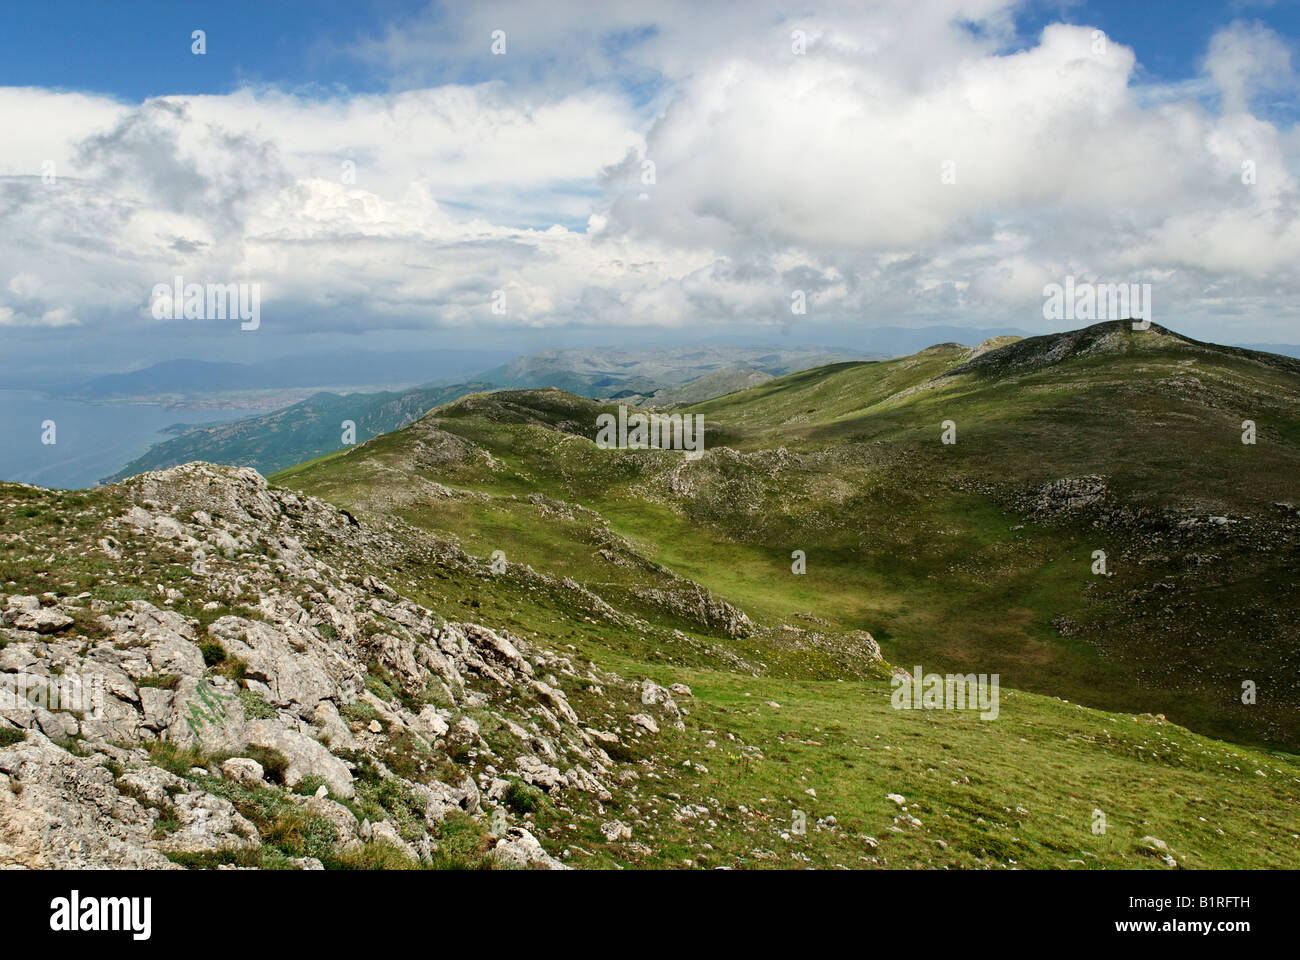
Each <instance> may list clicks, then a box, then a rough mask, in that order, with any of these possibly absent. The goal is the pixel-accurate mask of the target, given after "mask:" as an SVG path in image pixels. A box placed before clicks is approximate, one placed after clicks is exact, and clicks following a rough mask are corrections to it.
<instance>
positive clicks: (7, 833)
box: [0, 732, 172, 870]
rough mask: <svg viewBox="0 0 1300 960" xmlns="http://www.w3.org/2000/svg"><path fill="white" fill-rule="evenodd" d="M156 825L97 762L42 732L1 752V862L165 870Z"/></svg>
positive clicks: (34, 866)
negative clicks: (58, 743)
mask: <svg viewBox="0 0 1300 960" xmlns="http://www.w3.org/2000/svg"><path fill="white" fill-rule="evenodd" d="M153 826H154V820H153V817H152V816H151V814H150V813H149V811H148V810H147V809H146V808H145V807H143V806H142V805H141V804H140V803H139V802H138V801H137V800H135V799H133V798H131V797H129V796H126V795H124V794H122V793H120V792H119V791H118V789H117V787H116V786H115V785H114V783H113V775H112V773H111V772H110V771H109V770H108V769H107V768H105V766H104V765H103V763H102V761H100V760H97V759H89V758H84V757H76V756H73V755H72V754H71V753H68V752H67V751H66V750H64V749H63V748H61V747H58V746H56V745H55V744H53V743H52V742H50V741H49V740H48V739H47V738H46V737H45V736H44V735H42V734H40V733H39V732H32V733H29V734H28V735H27V740H26V741H25V742H23V743H18V744H14V745H13V746H10V747H8V748H6V749H3V750H0V865H2V866H5V867H26V868H29V869H44V870H60V869H167V868H169V867H171V866H172V863H171V861H169V860H168V859H167V858H166V857H165V856H163V854H162V853H161V852H160V851H159V850H158V848H157V846H156V844H155V843H154V841H153V840H152V833H153Z"/></svg>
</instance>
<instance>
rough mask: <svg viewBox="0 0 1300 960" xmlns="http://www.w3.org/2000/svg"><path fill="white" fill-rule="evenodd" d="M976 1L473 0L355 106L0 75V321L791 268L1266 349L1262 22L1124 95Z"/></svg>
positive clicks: (1288, 191) (1286, 237) (1282, 252)
mask: <svg viewBox="0 0 1300 960" xmlns="http://www.w3.org/2000/svg"><path fill="white" fill-rule="evenodd" d="M782 6H784V5H782ZM1012 10H1013V5H1012V4H1010V3H1007V2H1003V0H941V2H935V3H927V4H915V3H908V2H902V0H899V2H889V3H882V4H874V5H870V6H865V5H860V4H842V5H841V4H834V3H828V4H819V5H817V6H816V7H815V8H809V9H808V10H807V11H805V12H803V13H798V14H795V15H792V14H790V13H788V12H784V11H782V10H781V9H780V7H779V6H778V5H777V4H775V3H772V4H768V3H766V0H764V2H763V3H752V4H744V5H728V4H716V5H714V4H710V5H705V6H704V7H702V8H697V5H694V4H680V5H674V4H673V3H669V4H668V5H667V6H666V7H658V6H657V7H656V8H655V9H654V10H651V9H648V8H646V7H645V5H643V4H639V3H637V4H633V3H614V4H610V5H608V7H602V8H601V9H600V10H599V11H593V9H592V8H591V7H590V6H589V5H581V6H569V5H565V4H559V5H547V6H546V7H544V8H543V7H540V6H538V5H536V4H531V3H528V4H525V3H507V4H474V5H464V6H457V7H454V8H451V9H440V11H439V13H438V15H437V17H428V18H423V19H417V20H415V21H412V22H409V23H403V24H400V25H398V26H395V28H394V30H393V31H392V32H390V33H387V34H384V35H381V36H377V37H373V38H369V39H366V40H363V41H362V42H361V44H360V46H359V48H358V49H356V50H354V51H352V53H353V55H356V56H360V57H362V58H364V59H367V60H369V61H371V62H374V63H383V64H385V65H386V66H387V68H388V69H389V70H391V72H392V75H393V76H394V78H395V80H396V87H395V89H394V91H393V92H391V93H389V94H384V95H378V94H364V95H351V96H348V95H342V94H338V95H333V96H330V97H326V98H319V97H307V96H302V95H297V94H294V93H289V92H284V91H278V90H274V89H241V90H237V91H235V92H233V93H231V94H228V95H224V96H190V97H165V98H159V99H155V100H150V101H147V102H145V103H143V104H135V105H131V104H120V103H116V102H114V101H112V100H110V99H108V98H96V97H89V96H84V95H80V94H73V93H52V92H49V91H44V90H34V89H6V90H0V110H3V111H5V112H6V115H8V116H14V117H20V118H23V117H25V118H30V119H31V121H32V122H30V123H26V124H24V123H18V124H14V125H13V130H12V134H13V143H12V145H11V149H10V150H9V151H8V154H7V159H6V160H5V161H4V162H5V163H6V164H7V165H6V166H5V167H2V168H0V263H3V264H5V267H4V270H3V271H0V310H3V311H6V312H3V313H0V324H3V325H8V326H15V325H18V324H22V325H26V326H30V327H36V326H39V325H44V326H46V327H48V326H53V325H56V324H59V323H69V322H79V323H81V324H82V325H83V326H91V325H95V326H98V327H100V328H102V327H104V326H105V325H108V324H115V325H135V326H138V327H141V328H151V327H157V326H158V324H159V321H154V320H153V319H152V317H151V316H150V315H149V313H148V310H147V298H148V293H149V291H150V290H151V289H152V287H153V285H154V284H156V283H159V282H170V280H171V278H172V277H173V276H174V275H184V276H185V277H186V279H187V280H193V281H196V282H234V281H250V282H258V283H260V284H262V288H263V289H262V303H263V307H262V315H263V318H264V328H270V329H274V328H275V325H276V323H277V322H281V323H283V324H285V325H286V326H293V327H295V328H297V329H303V330H349V329H357V328H370V329H383V328H385V327H391V328H410V329H419V328H424V327H430V326H438V325H442V326H450V327H460V328H472V329H484V330H493V329H499V328H509V327H511V326H541V327H546V326H560V325H571V324H578V325H592V326H602V327H611V326H619V325H653V326H666V327H699V326H702V325H704V324H708V323H727V322H739V321H746V322H750V323H753V322H770V323H772V324H773V325H774V326H783V327H785V326H788V325H789V324H790V321H791V313H790V309H789V308H790V303H791V295H792V292H793V291H795V290H800V291H803V293H804V295H805V296H806V299H807V303H808V315H807V316H808V322H817V323H823V322H835V323H855V324H860V323H871V322H886V323H895V322H898V321H899V320H900V319H904V318H911V319H912V320H914V321H916V322H924V321H941V322H968V323H971V324H974V325H989V324H993V323H996V324H999V325H1002V324H1008V325H1015V326H1022V327H1026V328H1031V329H1034V328H1042V327H1043V321H1041V314H1040V313H1039V312H1038V308H1039V307H1040V306H1041V302H1042V289H1043V287H1044V285H1045V284H1048V283H1052V282H1059V281H1060V280H1061V279H1062V277H1063V276H1064V275H1066V274H1073V275H1075V276H1076V277H1080V278H1084V279H1088V278H1092V279H1098V280H1101V281H1128V282H1137V281H1140V280H1147V281H1150V282H1153V283H1157V284H1158V286H1157V287H1156V289H1157V291H1158V293H1157V296H1158V298H1159V302H1160V303H1161V305H1162V306H1163V307H1164V309H1163V310H1162V311H1160V312H1161V313H1163V318H1164V320H1166V321H1168V322H1170V323H1172V324H1173V325H1175V326H1187V325H1186V324H1180V323H1179V316H1180V314H1181V315H1184V316H1189V317H1197V316H1199V317H1201V318H1202V320H1201V322H1202V323H1203V324H1217V323H1220V322H1222V321H1221V320H1220V319H1207V318H1210V317H1221V316H1222V315H1223V314H1224V313H1225V312H1230V311H1231V310H1232V309H1233V305H1234V304H1235V305H1237V307H1239V308H1240V309H1239V312H1241V313H1242V314H1243V316H1244V315H1249V314H1251V313H1257V312H1258V311H1259V304H1260V303H1261V302H1267V303H1268V304H1269V311H1268V316H1267V318H1265V319H1263V320H1261V321H1259V323H1258V324H1257V328H1256V329H1257V330H1258V331H1259V332H1258V338H1259V339H1287V338H1288V331H1289V330H1290V327H1291V325H1292V324H1293V323H1294V321H1295V320H1296V319H1297V317H1298V316H1300V311H1298V309H1297V304H1300V273H1298V271H1297V267H1296V264H1297V263H1300V196H1298V194H1297V186H1296V181H1295V178H1294V176H1293V174H1292V173H1291V171H1292V170H1294V169H1295V168H1296V162H1297V159H1300V136H1298V135H1297V131H1296V129H1295V128H1294V126H1293V127H1290V128H1285V129H1279V128H1278V127H1277V126H1276V125H1275V124H1274V123H1272V122H1270V121H1268V120H1267V119H1265V118H1263V117H1260V116H1256V115H1254V114H1253V113H1252V112H1251V105H1252V103H1253V102H1254V98H1255V97H1256V96H1257V95H1258V94H1259V93H1260V92H1262V91H1267V90H1269V89H1276V88H1278V87H1279V86H1280V85H1282V84H1285V83H1286V82H1289V81H1290V77H1291V73H1290V70H1291V67H1290V60H1289V57H1288V55H1287V49H1286V45H1285V44H1284V43H1283V42H1282V41H1281V39H1280V38H1278V37H1277V36H1276V35H1274V34H1272V33H1270V32H1269V31H1267V30H1266V29H1264V28H1262V27H1259V26H1253V25H1248V24H1242V23H1237V24H1233V25H1231V26H1230V27H1228V28H1226V29H1224V30H1223V31H1221V32H1220V33H1219V34H1216V35H1215V36H1214V37H1213V38H1211V39H1210V40H1209V43H1208V45H1207V50H1206V54H1205V57H1204V59H1203V61H1202V69H1203V74H1204V79H1203V81H1202V82H1201V83H1200V84H1199V86H1195V85H1189V86H1187V87H1186V88H1184V89H1181V90H1174V89H1162V90H1160V91H1158V92H1155V93H1154V94H1153V91H1151V90H1148V89H1144V88H1143V87H1142V86H1141V84H1140V83H1139V82H1138V80H1137V78H1138V77H1139V66H1138V65H1139V59H1140V56H1141V50H1133V49H1129V48H1127V47H1125V46H1123V45H1120V44H1118V43H1115V42H1113V41H1109V40H1107V39H1106V38H1104V37H1102V36H1100V35H1099V34H1098V32H1097V31H1094V30H1093V29H1092V28H1087V27H1078V26H1068V25H1063V24H1057V25H1052V26H1049V27H1047V28H1046V29H1045V30H1044V31H1043V32H1042V34H1041V36H1037V37H1033V38H1029V39H1028V41H1027V42H1019V41H1018V39H1017V38H1016V37H1015V35H1014V29H1013V21H1012V19H1011V16H1010V14H1011V12H1012ZM494 29H504V30H505V31H506V33H507V38H508V41H507V42H508V43H509V44H510V46H509V50H510V52H509V53H508V54H507V55H506V56H505V57H498V58H494V57H492V55H491V54H490V52H488V45H489V43H490V35H491V31H492V30H494ZM430 65H437V70H438V71H439V72H440V75H438V76H434V75H433V73H431V70H432V69H433V67H431V66H430ZM421 84H434V85H431V86H424V85H421ZM1201 89H1212V90H1214V91H1217V96H1215V97H1211V98H1206V97H1203V96H1200V95H1198V91H1199V90H1201ZM41 117H48V118H49V120H48V122H37V120H38V119H39V118H41ZM47 161H53V163H54V166H55V169H57V171H58V176H57V178H56V179H54V180H53V181H51V180H50V178H48V177H46V178H45V179H42V176H41V174H42V170H43V169H44V164H45V163H46V162H47ZM651 171H652V172H653V175H651ZM498 291H500V292H501V294H498V293H497V292H498ZM502 294H503V295H504V305H505V312H504V313H499V312H494V311H493V303H494V302H498V303H500V302H501V295H502ZM494 296H495V298H496V299H495V301H494ZM1261 298H1263V299H1261ZM277 317H278V318H280V320H279V321H277ZM1157 319H1160V317H1157ZM1269 324H1271V326H1269ZM1196 329H1197V328H1196V327H1195V326H1194V325H1193V326H1192V330H1193V331H1195V330H1196ZM1201 332H1203V333H1205V334H1206V335H1211V334H1213V333H1214V332H1215V331H1214V330H1213V329H1212V328H1205V327H1202V328H1201ZM1219 336H1220V337H1221V338H1225V339H1226V338H1229V337H1228V335H1225V334H1222V333H1220V334H1219ZM1291 339H1294V338H1293V337H1291Z"/></svg>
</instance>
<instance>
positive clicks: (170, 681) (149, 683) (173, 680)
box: [135, 673, 181, 690]
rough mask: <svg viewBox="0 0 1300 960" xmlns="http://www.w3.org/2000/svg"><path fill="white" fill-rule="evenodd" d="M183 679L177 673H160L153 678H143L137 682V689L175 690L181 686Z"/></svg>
mask: <svg viewBox="0 0 1300 960" xmlns="http://www.w3.org/2000/svg"><path fill="white" fill-rule="evenodd" d="M180 682H181V678H180V674H177V673H158V674H154V675H153V676H151V677H141V678H140V679H139V680H137V681H136V682H135V685H136V686H137V687H158V688H160V689H162V690H175V689H176V688H177V687H178V686H180Z"/></svg>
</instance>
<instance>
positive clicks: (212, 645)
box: [0, 464, 677, 869]
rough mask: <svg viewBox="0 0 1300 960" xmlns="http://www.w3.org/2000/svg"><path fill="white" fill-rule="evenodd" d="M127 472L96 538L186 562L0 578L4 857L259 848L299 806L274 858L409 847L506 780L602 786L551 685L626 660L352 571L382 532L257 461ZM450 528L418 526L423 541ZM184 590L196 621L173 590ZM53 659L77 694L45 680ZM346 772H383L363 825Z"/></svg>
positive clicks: (566, 791) (668, 711)
mask: <svg viewBox="0 0 1300 960" xmlns="http://www.w3.org/2000/svg"><path fill="white" fill-rule="evenodd" d="M130 483H131V484H133V487H132V490H133V501H134V502H133V504H132V505H131V506H130V507H128V508H126V509H125V510H124V512H123V513H122V514H121V515H118V516H116V517H115V518H114V519H112V520H110V521H109V522H108V524H107V527H108V529H107V530H106V531H104V533H105V535H104V536H98V535H97V537H96V541H94V542H98V544H99V546H98V549H99V550H100V552H101V553H102V555H103V556H104V557H105V558H107V561H108V563H109V564H110V566H111V565H113V564H120V565H121V566H122V567H123V568H124V567H125V566H126V565H127V564H131V563H138V562H139V561H138V560H133V559H132V558H139V557H142V556H149V557H157V558H158V559H157V560H156V561H155V562H156V564H157V567H158V569H164V568H169V569H177V568H179V569H190V570H191V571H193V572H194V574H195V575H194V576H193V577H190V578H187V579H185V580H182V581H179V582H178V586H179V587H180V588H181V589H177V588H176V586H169V585H166V584H159V585H158V587H157V590H156V592H155V593H156V595H153V596H151V597H150V599H149V600H141V599H135V600H128V601H118V600H108V599H96V598H94V597H93V595H86V594H83V595H81V596H79V597H65V596H58V595H57V594H53V593H50V594H45V595H44V596H42V597H36V596H29V595H17V596H11V597H5V596H3V595H0V610H2V611H3V613H0V637H2V638H3V640H4V641H6V642H5V644H4V645H3V648H0V693H4V692H5V691H11V692H19V691H21V693H19V694H18V695H16V696H8V697H7V698H3V699H0V731H3V732H6V736H7V738H8V739H12V738H13V737H14V736H16V735H17V734H16V733H12V732H9V731H15V730H16V731H22V732H23V736H24V739H23V740H22V741H21V742H16V743H11V744H9V745H8V746H5V747H3V748H0V865H3V866H11V867H34V868H52V867H67V868H99V867H108V868H123V867H128V868H134V867H143V868H167V867H171V866H173V865H174V864H173V861H172V860H170V859H169V856H170V857H172V858H178V857H181V856H182V855H183V856H185V857H190V858H193V857H203V856H216V855H222V856H229V855H231V854H232V852H233V853H238V854H240V855H241V856H243V855H245V854H247V855H249V856H250V857H251V858H252V860H251V862H257V856H258V855H259V850H261V851H265V849H266V844H268V843H269V842H271V840H270V839H269V838H270V836H271V835H272V833H274V830H273V826H274V822H275V821H276V820H277V818H278V819H279V820H281V821H283V818H284V817H285V816H287V813H286V811H294V810H296V811H297V813H298V815H299V816H300V817H301V818H303V820H302V823H300V824H299V826H298V827H297V828H296V829H301V830H304V831H306V833H307V834H309V835H310V836H312V837H314V838H317V839H316V840H314V841H313V842H316V843H317V846H316V847H314V848H313V849H312V850H311V851H310V852H311V854H312V855H311V856H299V855H297V853H296V852H295V856H294V857H293V858H291V859H292V861H293V862H294V863H297V864H299V865H300V866H302V867H303V868H304V869H306V868H314V867H318V866H320V865H321V861H322V858H324V859H325V860H328V859H329V858H330V857H331V856H342V855H344V854H346V853H348V852H349V851H350V852H352V853H356V852H357V851H358V850H364V849H365V848H366V847H367V846H368V845H376V844H380V845H383V846H385V847H387V848H389V849H390V850H391V851H396V854H397V855H398V856H401V857H407V858H417V857H422V856H431V855H432V854H433V853H435V852H436V851H437V850H438V841H437V833H438V830H439V828H440V825H441V824H442V823H443V822H444V821H445V820H446V818H447V817H449V816H465V817H474V818H479V819H480V821H481V822H482V823H483V824H485V825H486V824H488V823H498V822H500V821H501V819H502V817H503V815H504V814H506V813H508V812H509V811H508V810H507V808H505V807H504V806H503V803H502V793H503V788H504V785H507V784H508V780H507V779H503V778H512V779H516V780H520V781H523V782H525V783H531V784H535V785H537V787H538V788H539V789H542V790H544V791H545V792H546V793H547V794H548V797H549V798H550V800H549V802H552V803H558V804H561V805H563V804H565V803H567V802H569V798H581V797H589V798H593V799H594V800H596V801H597V802H599V801H607V800H608V799H609V798H610V796H611V794H610V791H609V788H608V783H607V780H608V778H610V777H611V775H612V772H613V771H612V761H611V760H610V758H609V756H608V755H607V754H606V753H605V752H604V750H603V749H601V748H600V746H599V745H598V744H596V743H595V741H593V739H592V737H591V736H589V735H588V733H587V732H586V731H585V729H584V725H583V721H582V719H581V718H580V716H579V713H578V711H577V710H575V709H574V707H573V705H572V704H571V703H570V702H569V699H568V696H567V695H566V693H565V683H566V682H568V681H573V682H575V683H576V682H578V681H579V680H581V682H583V683H589V682H593V681H595V682H599V683H602V684H607V685H608V686H610V687H611V688H616V687H617V688H626V687H627V686H628V685H627V684H626V683H624V681H622V680H621V679H619V678H617V677H614V676H612V675H608V674H605V675H601V676H597V674H595V673H593V672H592V671H593V669H594V668H591V667H590V666H589V665H588V666H587V667H586V668H584V669H583V672H582V674H581V675H580V674H579V673H578V669H577V668H576V667H575V665H574V663H573V662H572V660H571V659H570V658H568V657H560V656H556V655H554V654H552V653H550V652H548V651H546V650H543V649H540V648H537V647H534V646H533V645H531V644H529V643H527V642H526V641H524V640H523V639H521V638H519V637H516V636H513V635H511V634H510V633H509V632H507V631H505V630H501V629H499V628H494V627H492V626H489V625H486V624H479V623H466V622H459V621H448V620H445V619H444V618H442V617H440V616H438V615H437V614H436V613H434V612H433V611H432V610H429V609H427V608H425V607H422V606H420V605H419V604H416V603H414V602H412V601H411V600H410V599H407V598H406V597H404V596H403V595H402V594H401V591H400V590H399V589H398V588H397V587H395V586H393V585H390V584H389V583H386V582H384V581H383V580H381V579H379V578H378V577H377V576H376V575H375V574H373V573H368V574H364V575H362V574H360V573H357V572H354V570H353V569H352V568H353V567H354V566H361V565H362V564H363V563H365V562H372V563H374V564H375V569H382V564H383V563H384V562H386V561H387V560H388V559H389V558H390V557H391V555H392V552H393V551H394V549H395V548H396V547H397V542H396V541H395V540H394V539H393V535H392V533H391V531H385V530H383V529H378V528H375V527H371V526H370V525H367V524H363V523H360V522H358V521H356V520H355V518H351V517H345V516H343V515H342V513H341V512H340V511H338V510H337V509H336V508H334V507H332V506H330V505H329V504H326V503H323V502H322V501H319V500H315V499H314V498H310V497H305V496H302V495H299V494H295V493H291V492H287V491H282V490H274V489H271V488H269V487H268V486H267V484H266V482H265V480H263V479H262V478H261V477H260V476H258V475H257V474H256V473H254V472H253V471H251V470H239V469H228V468H219V467H212V466H209V465H206V464H187V465H185V466H183V467H176V468H173V469H171V470H166V471H161V472H158V473H152V474H145V475H143V476H141V477H139V478H137V479H136V480H134V481H130ZM308 544H311V546H308ZM455 549H456V548H454V547H450V546H447V545H443V544H431V545H429V546H428V547H427V550H428V553H429V555H430V557H431V558H432V559H433V560H435V561H436V560H439V559H441V558H443V557H446V558H448V559H449V560H450V561H455V560H456V558H457V554H456V553H455V552H454V551H455ZM460 556H463V555H460ZM114 569H116V568H114ZM110 572H111V571H110ZM118 575H119V576H120V575H122V571H121V570H118ZM173 605H174V606H175V608H174V609H173V608H172V607H173ZM200 608H201V609H203V610H204V611H205V613H207V612H208V611H212V613H211V615H210V616H208V617H207V618H206V619H205V620H204V621H200V620H199V619H196V618H195V617H193V616H190V615H189V614H188V613H187V612H182V609H184V610H186V611H194V610H198V609H200ZM87 624H93V625H94V629H93V632H91V633H90V635H83V633H82V630H83V629H85V628H84V627H79V626H78V625H87ZM65 678H85V679H86V680H87V685H88V688H89V690H90V691H92V692H93V696H92V697H90V698H89V699H88V700H87V701H86V702H84V703H80V704H77V705H73V706H75V707H76V708H75V709H70V708H69V706H70V705H69V704H68V703H56V702H54V699H52V698H53V689H54V688H55V687H57V686H58V685H59V684H61V683H62V682H63V680H64V679H65ZM32 691H35V692H34V693H33V692H32ZM660 694H662V697H660ZM655 697H656V698H658V699H656V700H655V702H654V704H653V706H650V707H646V708H644V709H647V710H654V711H656V712H657V713H658V714H659V715H660V716H661V717H663V718H664V719H667V720H669V721H673V720H676V718H677V711H676V705H675V703H674V702H673V701H672V698H671V697H670V696H669V695H668V692H667V691H666V690H664V689H663V688H661V687H660V688H656V693H655ZM33 699H35V701H38V702H33ZM92 701H93V702H92ZM646 729H649V727H647V728H646ZM489 734H490V738H491V739H490V740H489ZM0 742H3V741H0ZM71 749H75V752H70V750H71ZM453 754H455V757H456V759H455V761H453V760H452V755H453ZM395 768H396V769H397V770H400V774H399V773H398V772H395ZM363 781H364V782H368V783H369V784H370V786H371V788H370V789H369V793H368V796H370V797H374V796H377V795H380V793H377V791H376V789H374V788H375V786H376V785H377V784H381V783H386V784H387V785H386V786H385V788H384V790H383V791H382V792H381V793H382V796H384V797H386V798H389V799H390V800H391V802H392V803H393V810H394V812H392V813H391V815H390V816H386V817H384V818H372V819H373V822H371V820H370V819H367V820H365V821H363V822H360V823H358V821H357V817H356V816H355V815H354V814H353V813H352V811H350V810H349V809H348V808H347V807H346V806H344V805H343V803H340V802H338V801H344V802H350V801H352V800H354V799H358V798H359V796H360V794H359V791H358V787H359V785H360V784H362V783H363ZM498 784H501V785H503V786H502V787H497V786H496V785H498ZM295 790H298V791H301V792H302V793H307V794H314V795H310V796H303V795H299V794H297V793H295V792H293V791H295ZM493 791H495V792H493ZM392 798H397V799H395V800H394V799H392ZM371 802H373V801H371ZM371 809H373V808H371ZM412 811H418V812H419V814H417V816H416V817H415V819H414V821H412V819H411V812H412ZM510 816H511V818H513V816H514V815H513V814H510ZM286 822H287V821H286ZM293 822H297V821H293ZM304 824H305V826H304ZM484 831H485V833H486V834H487V835H488V836H492V831H490V830H488V828H487V827H486V826H484ZM493 839H494V840H495V841H496V845H495V846H494V847H493V848H492V857H493V858H494V859H495V861H496V862H497V863H498V864H499V865H501V866H513V867H538V866H541V867H547V868H552V869H554V868H563V866H564V865H563V864H561V863H560V862H559V861H557V860H554V859H553V858H552V857H551V856H550V855H549V854H548V853H547V852H546V850H545V849H544V848H543V846H542V845H541V843H540V842H539V841H538V839H537V837H536V836H534V835H533V834H532V833H531V832H530V831H529V830H527V829H524V828H523V827H520V826H510V827H508V829H506V831H505V833H504V834H503V835H502V836H500V837H499V838H497V837H493ZM187 862H188V861H187ZM241 862H245V861H241ZM281 862H283V861H281Z"/></svg>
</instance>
